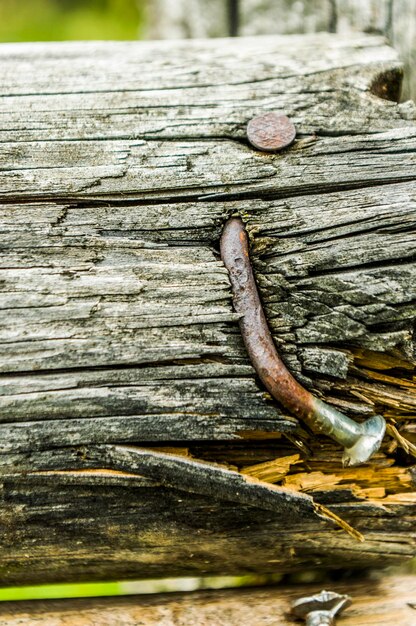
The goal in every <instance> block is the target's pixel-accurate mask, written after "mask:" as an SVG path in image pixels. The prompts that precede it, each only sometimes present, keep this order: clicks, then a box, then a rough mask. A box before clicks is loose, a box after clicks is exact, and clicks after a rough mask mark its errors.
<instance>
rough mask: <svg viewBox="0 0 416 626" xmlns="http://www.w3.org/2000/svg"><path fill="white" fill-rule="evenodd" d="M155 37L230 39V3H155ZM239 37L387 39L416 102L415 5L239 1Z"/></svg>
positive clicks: (151, 27)
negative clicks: (356, 36)
mask: <svg viewBox="0 0 416 626" xmlns="http://www.w3.org/2000/svg"><path fill="white" fill-rule="evenodd" d="M149 5H150V8H151V10H150V11H149V20H148V24H147V34H148V36H149V37H150V38H161V39H171V38H174V39H176V38H188V37H225V36H227V35H229V34H230V26H231V25H230V18H229V13H228V11H227V10H226V8H227V5H228V0H214V1H213V0H192V1H190V0H152V2H150V3H149ZM238 6H239V19H238V34H240V35H245V36H247V35H267V34H284V35H289V34H294V33H316V32H322V31H328V32H337V33H340V34H342V35H344V36H345V35H347V34H349V33H354V32H357V31H358V32H360V31H361V32H369V33H379V34H385V35H386V36H387V37H388V38H389V40H390V41H391V43H392V44H393V46H394V47H395V48H396V49H397V50H398V51H399V53H400V56H401V58H402V60H403V62H404V65H405V68H406V75H405V79H404V82H403V92H402V97H403V100H407V99H408V98H413V99H415V98H416V72H415V69H414V68H415V62H416V4H415V2H414V0H298V1H297V2H293V1H292V0H238Z"/></svg>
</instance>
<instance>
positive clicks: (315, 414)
mask: <svg viewBox="0 0 416 626" xmlns="http://www.w3.org/2000/svg"><path fill="white" fill-rule="evenodd" d="M220 246H221V258H222V261H223V263H224V265H225V267H226V268H227V270H228V273H229V275H230V281H231V287H232V293H233V303H234V308H235V310H236V312H237V313H239V314H240V329H241V334H242V336H243V339H244V343H245V346H246V349H247V352H248V354H249V357H250V359H251V362H252V364H253V366H254V368H255V370H256V372H257V374H258V375H259V377H260V379H261V381H262V382H263V384H264V385H265V387H266V389H267V390H268V391H269V392H270V393H271V394H272V396H273V397H274V398H275V399H276V400H277V401H278V402H280V403H281V404H282V405H283V406H284V407H286V409H288V410H289V411H290V412H291V413H293V414H294V415H295V416H296V417H298V418H300V419H302V420H304V421H305V422H306V423H307V425H308V426H309V428H310V429H311V430H312V431H313V432H315V433H318V434H319V433H323V434H325V435H328V437H331V438H332V439H334V440H335V441H336V442H337V443H339V444H341V445H342V446H343V447H344V455H343V458H342V462H343V465H344V467H346V466H350V465H359V464H360V463H365V462H366V461H367V460H368V459H369V458H370V457H371V455H372V454H373V453H374V452H376V450H378V448H379V447H380V445H381V442H382V440H383V437H384V432H385V429H386V423H385V421H384V419H383V418H382V417H381V416H380V415H374V416H372V417H370V418H369V419H368V420H367V421H365V422H363V423H362V424H357V423H356V422H354V421H353V420H352V419H350V418H349V417H346V416H345V415H343V414H342V413H340V412H339V411H337V410H336V409H335V408H334V407H332V406H330V405H329V404H326V403H325V402H323V401H322V400H319V399H318V398H315V397H314V396H313V395H312V394H311V393H310V392H309V391H307V390H306V389H304V387H302V385H300V384H299V383H298V382H297V380H295V378H294V377H293V376H292V374H291V373H290V372H289V370H288V369H287V368H286V366H285V364H284V363H283V361H282V359H281V358H280V356H279V355H278V353H277V350H276V347H275V345H274V343H273V339H272V336H271V334H270V330H269V327H268V325H267V321H266V317H265V315H264V311H263V307H262V305H261V302H260V297H259V293H258V291H257V286H256V282H255V279H254V274H253V270H252V267H251V262H250V255H249V244H248V236H247V233H246V230H245V228H244V224H243V222H242V220H241V219H240V218H231V219H229V220H228V222H227V223H226V224H225V226H224V230H223V233H222V236H221V244H220Z"/></svg>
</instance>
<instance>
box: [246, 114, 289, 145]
mask: <svg viewBox="0 0 416 626" xmlns="http://www.w3.org/2000/svg"><path fill="white" fill-rule="evenodd" d="M295 136H296V129H295V126H294V124H293V122H292V121H291V120H290V119H289V118H288V117H287V115H284V114H283V113H275V112H273V111H270V112H269V113H264V114H263V115H258V116H257V117H253V119H252V120H250V121H249V123H248V125H247V138H248V140H249V142H250V143H251V145H252V146H254V147H255V148H257V149H258V150H263V151H264V152H277V151H278V150H282V149H283V148H286V147H287V146H289V145H290V144H291V143H292V141H293V140H294V139H295Z"/></svg>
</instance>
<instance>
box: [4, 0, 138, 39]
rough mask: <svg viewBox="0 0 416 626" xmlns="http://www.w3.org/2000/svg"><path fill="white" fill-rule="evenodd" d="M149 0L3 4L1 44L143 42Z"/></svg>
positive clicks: (41, 0) (40, 0) (15, 0)
mask: <svg viewBox="0 0 416 626" xmlns="http://www.w3.org/2000/svg"><path fill="white" fill-rule="evenodd" d="M145 4H146V3H145V0H0V41H2V42H5V41H59V40H66V39H81V40H82V39H139V38H140V36H141V32H142V28H143V24H144V19H145Z"/></svg>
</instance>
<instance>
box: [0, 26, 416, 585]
mask: <svg viewBox="0 0 416 626" xmlns="http://www.w3.org/2000/svg"><path fill="white" fill-rule="evenodd" d="M0 57H1V58H2V63H1V64H0V76H1V79H2V85H3V93H2V96H1V97H0V103H1V107H2V119H3V125H2V139H3V140H2V142H1V143H0V163H1V167H2V168H3V169H2V172H1V175H0V201H1V211H0V230H1V237H0V242H1V246H2V257H1V267H0V281H1V283H0V284H1V290H2V297H1V299H0V310H1V312H2V313H1V319H0V346H1V350H0V389H1V396H0V407H1V414H0V435H1V436H0V472H1V475H2V490H1V492H0V497H1V509H0V515H1V520H2V521H3V523H4V525H5V531H4V536H3V538H2V540H1V544H0V548H1V566H0V580H1V582H2V584H5V585H14V584H22V583H31V582H33V581H38V580H42V581H43V582H48V581H51V582H53V581H65V580H76V579H80V578H83V579H89V580H99V579H108V578H113V577H118V578H132V577H137V576H141V577H148V576H163V575H189V574H195V575H201V574H206V573H212V572H214V573H216V572H221V573H225V572H226V573H236V572H237V573H241V572H252V571H273V569H275V568H276V566H278V567H279V568H280V569H281V570H282V571H283V570H294V569H298V568H300V567H304V566H305V565H307V566H315V567H332V568H334V567H335V568H337V567H339V564H340V562H341V561H342V560H344V561H348V563H352V564H354V565H356V566H357V567H358V566H360V565H362V564H363V563H364V564H365V565H369V564H372V565H381V564H384V563H385V562H386V561H387V560H389V561H397V560H402V559H406V558H410V557H411V556H412V555H413V553H414V527H415V517H416V506H415V505H416V503H415V492H414V480H413V474H412V470H411V467H410V466H411V456H410V454H411V451H412V449H413V448H412V445H413V443H412V442H413V439H412V437H413V436H414V435H413V434H412V427H413V426H414V413H415V407H416V391H415V378H414V340H413V335H412V328H413V323H414V319H415V305H414V302H415V293H414V285H415V280H414V278H415V264H414V259H415V251H416V250H415V237H414V230H415V224H416V210H415V209H416V203H415V179H416V174H415V167H414V166H415V162H416V158H415V150H414V136H415V134H416V127H415V124H414V122H413V121H412V120H411V119H409V115H408V108H406V107H405V108H403V106H402V105H399V104H397V102H396V101H395V100H394V97H396V96H397V94H398V91H399V84H400V76H401V65H400V63H399V62H398V61H397V56H396V54H395V52H394V51H392V50H391V49H390V48H389V47H387V46H386V45H385V43H384V41H383V40H382V39H380V38H378V37H375V38H374V37H369V36H362V35H360V36H356V37H352V38H351V37H348V38H345V39H343V38H340V37H338V36H330V35H325V34H323V35H319V36H317V35H314V36H305V37H300V36H295V37H288V38H276V37H269V38H267V37H266V38H260V39H256V38H249V39H237V40H234V41H229V40H224V41H223V42H221V46H220V48H219V47H218V42H213V41H206V42H204V41H198V42H178V43H176V44H172V43H166V42H161V43H146V44H140V43H133V42H132V43H109V44H105V43H62V44H36V45H31V44H22V45H14V44H7V45H5V46H3V47H1V48H0ZM380 96H382V97H380ZM386 96H387V97H390V98H391V99H390V100H388V99H386ZM274 108H283V109H285V110H286V111H287V113H288V114H289V115H290V116H291V117H292V118H293V120H294V122H295V124H296V127H297V131H298V135H297V140H296V142H295V144H294V145H293V146H292V147H291V148H289V149H288V150H286V151H285V152H283V153H281V154H275V155H274V154H267V155H266V154H262V153H259V152H257V151H254V150H253V149H252V148H251V147H250V146H249V145H248V144H247V141H246V139H245V126H246V123H247V120H248V119H250V118H251V117H252V116H253V115H254V114H256V113H258V112H261V111H264V110H269V109H274ZM232 214H239V215H241V217H242V218H243V220H244V222H245V223H246V224H247V228H248V231H249V235H250V239H251V246H252V255H253V262H254V267H255V272H256V277H257V280H258V283H259V287H260V291H261V295H262V299H263V302H264V305H265V309H266V313H267V316H268V319H269V320H270V325H271V328H272V332H273V335H274V339H275V341H276V344H277V345H278V347H279V350H280V351H281V353H282V355H283V358H284V359H285V361H286V362H287V364H288V366H289V367H290V369H291V370H292V371H293V372H294V374H295V375H296V376H297V378H298V379H299V380H301V381H302V382H303V383H304V384H305V385H306V386H307V387H309V388H310V389H312V390H313V391H314V392H315V393H317V394H320V395H322V396H323V397H325V398H326V399H327V400H328V401H329V402H331V403H333V404H334V405H336V406H338V407H340V408H341V409H342V410H345V411H346V412H347V413H348V414H350V415H351V416H353V417H355V418H358V419H360V418H363V417H366V416H368V415H372V414H373V413H374V412H381V413H383V414H384V415H385V416H386V417H387V418H388V419H389V420H390V424H389V426H390V430H389V437H386V440H385V442H384V443H383V446H382V449H381V450H380V452H379V453H378V454H377V455H376V456H375V457H374V458H373V459H372V460H371V463H370V464H369V465H368V466H367V467H364V468H361V469H360V470H357V471H356V473H354V474H353V475H351V473H348V471H347V470H343V469H342V468H341V463H340V457H341V451H340V450H339V448H338V447H337V446H336V445H335V444H333V443H331V442H329V441H328V440H327V439H325V438H311V436H310V435H309V434H308V433H306V432H305V431H304V430H302V429H301V428H299V426H298V424H297V422H296V421H295V420H294V418H293V417H291V416H289V415H287V413H286V412H285V411H282V410H281V408H280V407H279V406H278V405H277V404H276V403H274V402H273V401H272V400H271V398H270V397H269V396H268V394H267V393H266V392H265V391H264V389H263V388H262V387H261V385H260V384H259V382H258V380H257V378H256V376H255V374H254V371H253V368H252V366H251V364H250V363H249V361H248V358H247V355H246V353H245V350H244V346H243V342H242V339H241V336H240V332H239V329H238V324H237V319H236V315H235V314H234V313H233V309H232V304H231V297H230V290H229V281H228V277H227V273H226V271H225V269H224V267H223V265H222V263H221V262H220V260H219V255H218V241H219V237H220V233H221V230H222V226H223V224H224V222H225V220H226V219H227V218H228V217H229V216H230V215H232ZM396 427H397V428H396ZM400 437H401V438H402V439H400ZM398 442H399V443H400V445H401V446H403V445H405V448H406V446H407V448H406V450H407V451H406V453H405V452H404V451H403V450H402V449H401V447H400V448H399V447H398ZM403 442H405V444H403ZM406 442H407V443H406ZM296 455H298V457H299V458H298V457H296ZM295 457H296V459H297V460H296V461H294V458H295ZM288 458H289V460H287V459H288ZM290 459H292V460H290ZM201 460H203V461H204V462H205V464H204V465H203V466H201V464H200V461H201ZM264 463H266V464H267V463H271V466H267V467H264V465H263V464H264ZM257 464H262V467H261V468H256V467H254V468H253V466H256V465H257ZM247 468H249V469H248V470H247ZM259 476H261V477H263V481H262V482H259V481H258V477H259ZM264 477H266V478H267V480H268V481H269V482H266V481H265V479H264ZM273 482H275V483H277V484H276V485H273V484H271V483H273ZM288 490H289V491H288ZM324 507H327V508H326V509H325V508H324ZM337 516H338V517H337ZM339 518H342V520H340V519H339ZM289 519H292V520H295V521H294V522H293V523H292V522H291V523H290V524H289V523H288V520H289ZM51 529H52V530H51ZM354 529H355V530H354ZM345 530H347V532H348V533H349V534H347V533H345ZM362 535H363V538H364V543H359V542H358V541H357V538H361V536H362ZM253 546H254V549H253ZM276 564H277V565H276Z"/></svg>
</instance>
